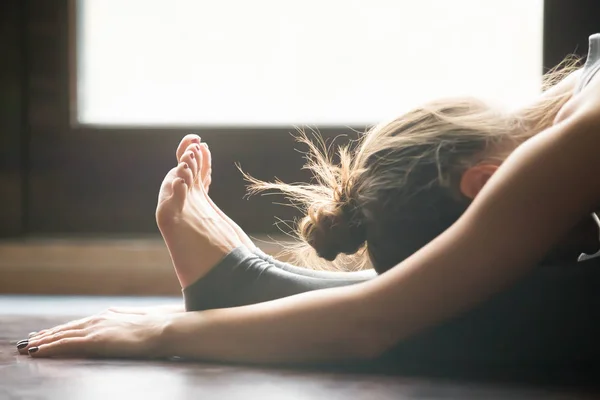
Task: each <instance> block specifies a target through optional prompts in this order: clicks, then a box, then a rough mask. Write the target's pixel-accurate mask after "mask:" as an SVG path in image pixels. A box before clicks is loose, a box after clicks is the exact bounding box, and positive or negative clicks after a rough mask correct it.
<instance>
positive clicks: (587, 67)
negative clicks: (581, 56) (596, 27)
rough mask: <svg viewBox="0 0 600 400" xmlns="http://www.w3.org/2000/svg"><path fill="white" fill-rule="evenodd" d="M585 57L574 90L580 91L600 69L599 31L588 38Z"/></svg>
mask: <svg viewBox="0 0 600 400" xmlns="http://www.w3.org/2000/svg"><path fill="white" fill-rule="evenodd" d="M589 43H590V44H589V48H588V55H587V59H586V60H585V64H584V65H583V70H582V72H581V79H580V81H579V85H578V86H577V90H576V92H580V91H581V90H582V89H583V88H584V87H585V86H586V85H587V84H588V83H590V81H591V80H592V78H593V77H594V75H596V72H598V70H600V33H595V34H593V35H591V36H590V38H589Z"/></svg>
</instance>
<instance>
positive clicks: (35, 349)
mask: <svg viewBox="0 0 600 400" xmlns="http://www.w3.org/2000/svg"><path fill="white" fill-rule="evenodd" d="M39 349H40V348H39V347H32V348H30V349H29V354H31V353H35V352H36V351H38V350H39Z"/></svg>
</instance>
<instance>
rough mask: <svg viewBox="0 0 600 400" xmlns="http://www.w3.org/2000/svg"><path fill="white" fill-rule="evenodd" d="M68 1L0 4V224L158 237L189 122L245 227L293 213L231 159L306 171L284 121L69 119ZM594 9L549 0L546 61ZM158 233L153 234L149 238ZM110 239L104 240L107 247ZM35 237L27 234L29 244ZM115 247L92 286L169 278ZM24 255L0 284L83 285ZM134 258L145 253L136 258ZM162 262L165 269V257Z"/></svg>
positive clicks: (289, 173) (270, 224)
mask: <svg viewBox="0 0 600 400" xmlns="http://www.w3.org/2000/svg"><path fill="white" fill-rule="evenodd" d="M75 7H76V4H75V0H54V1H46V0H6V1H5V2H3V3H2V6H0V9H2V11H3V12H2V16H3V17H2V18H3V19H6V20H7V21H10V24H7V25H6V27H7V28H6V29H7V32H8V33H7V35H5V36H3V38H4V39H5V42H6V43H7V44H8V52H7V54H10V55H11V62H10V63H6V64H4V65H3V66H2V78H3V79H2V81H0V83H2V85H3V89H10V93H9V91H6V93H9V96H11V97H10V100H11V101H14V102H15V104H17V107H16V108H14V110H16V111H14V112H11V113H6V117H7V118H6V124H5V125H4V127H5V129H4V130H3V132H2V134H3V135H4V136H3V138H6V139H7V140H6V144H7V146H6V147H2V148H0V155H2V161H0V187H1V188H2V189H3V191H2V195H3V197H4V198H3V199H2V202H3V205H4V207H0V236H3V237H8V238H11V241H13V242H15V243H19V244H23V243H25V244H27V243H30V242H29V239H26V240H23V237H25V238H29V237H40V236H42V237H61V238H65V240H69V241H70V243H72V245H73V246H75V247H73V251H77V249H76V247H77V244H78V243H81V240H84V239H82V238H89V239H90V240H95V238H97V237H106V236H109V237H112V238H123V237H125V238H128V237H140V236H144V235H150V236H151V237H152V238H153V239H152V240H160V239H159V238H158V230H157V228H156V224H155V220H154V209H155V204H156V194H157V191H158V187H159V184H160V182H161V180H162V177H163V176H164V174H165V173H166V172H167V171H168V170H169V169H170V168H171V167H173V166H174V165H175V158H174V151H175V148H176V146H177V143H178V141H179V140H180V138H181V137H182V136H183V135H185V134H187V133H190V132H195V133H198V134H199V135H200V136H201V137H202V138H203V140H204V141H206V142H207V143H208V144H209V146H210V148H211V151H212V153H213V154H214V160H213V178H214V179H213V184H212V188H211V196H213V198H214V200H215V202H216V203H217V204H219V206H220V207H221V208H222V209H223V211H224V212H226V213H227V214H228V215H229V216H230V217H232V219H234V220H235V221H236V222H238V223H239V224H240V225H241V226H242V228H243V229H245V230H246V231H247V232H250V233H263V234H273V233H276V232H278V228H277V227H276V226H274V222H275V218H274V215H277V216H278V217H281V218H282V219H284V220H290V219H293V218H294V217H297V216H298V213H297V212H296V211H294V210H293V209H292V208H289V207H282V206H277V205H273V201H274V200H275V199H274V198H272V197H269V196H266V197H260V196H255V197H252V198H250V199H244V194H245V188H244V182H243V180H242V177H241V174H240V173H239V171H238V170H237V169H236V166H235V165H234V163H235V162H239V163H240V164H241V166H242V167H243V168H244V170H245V171H247V172H249V173H251V174H253V175H254V176H256V177H258V178H261V179H273V178H274V177H278V178H281V179H283V180H284V181H288V182H297V181H306V180H307V179H309V175H308V172H307V171H303V170H301V166H302V164H303V159H302V155H301V154H299V153H298V152H297V151H296V150H295V148H297V146H296V143H295V141H294V138H293V137H292V135H291V134H290V133H291V132H294V129H293V127H287V128H286V127H283V128H265V129H261V128H250V129H243V128H231V129H230V128H216V129H213V128H210V129H208V128H198V127H193V126H190V127H178V128H163V127H160V128H155V127H148V128H142V127H136V128H103V127H100V126H80V125H78V124H76V123H75V121H74V118H73V116H74V112H75V111H76V99H75V97H74V95H75V94H76V90H75V89H76V88H75V86H74V85H75V84H76V76H75V75H74V74H75V72H76V69H75V68H74V66H75V61H76V53H75V47H76V46H75V39H76V37H75V32H74V30H73V27H74V26H75V25H74V21H75V20H74V18H75V15H76V14H75V13H76V9H75ZM4 11H6V12H4ZM599 13H600V3H598V2H596V1H595V0H576V1H575V0H574V1H571V2H563V1H561V0H546V1H545V6H544V34H543V37H544V49H543V65H544V67H551V66H553V65H555V64H556V63H558V62H559V61H560V60H562V59H563V58H564V56H566V55H567V54H570V53H573V52H576V51H579V52H582V51H585V50H586V49H587V37H588V35H589V34H591V33H595V29H597V21H596V18H595V16H596V15H598V14H599ZM3 26H4V25H3ZM580 55H584V54H580ZM15 82H16V84H15ZM9 83H10V84H11V85H12V86H11V85H9ZM363 129H364V127H350V128H347V127H329V128H323V129H320V133H321V134H322V135H323V136H324V137H325V138H326V139H328V140H331V139H333V138H334V137H338V136H340V135H347V136H345V137H344V136H343V137H342V138H341V139H339V143H343V142H345V141H346V140H348V139H349V138H353V137H356V133H354V132H353V130H357V131H361V130H363ZM7 160H8V161H7ZM85 240H87V239H85ZM115 240H116V239H115ZM3 243H6V241H3ZM161 245H162V244H161V242H160V241H159V242H158V244H157V246H161ZM117 246H118V245H117ZM111 248H113V247H111V246H107V247H106V251H107V252H110V251H112V250H111ZM35 249H36V247H35V246H34V245H32V247H31V251H32V252H35ZM2 254H3V256H4V254H5V253H2ZM65 254H66V253H65ZM93 254H94V253H93V252H92V253H88V254H87V255H85V254H84V255H83V256H82V257H83V259H85V257H93ZM115 257H117V258H115V259H114V260H113V262H114V264H115V265H121V266H122V270H121V272H120V273H116V272H114V271H116V270H117V269H113V270H112V271H113V272H114V273H113V272H111V273H104V274H103V273H102V272H101V268H102V264H101V263H91V264H92V265H96V267H97V268H99V270H98V271H97V272H98V273H97V274H96V275H95V276H96V277H97V278H98V281H96V282H95V283H96V284H97V287H99V288H103V289H98V290H97V291H96V292H95V293H96V294H102V293H104V294H159V293H166V292H167V291H170V290H172V288H171V289H169V287H170V286H169V285H171V284H172V283H170V282H166V283H165V285H167V286H165V287H163V288H161V287H160V284H159V286H158V287H157V286H154V287H145V288H138V289H139V290H138V289H132V287H131V286H128V285H123V284H122V283H120V284H117V283H116V282H122V280H124V279H131V276H130V275H129V272H127V271H128V270H127V268H128V266H129V265H128V263H129V264H131V262H137V261H135V259H134V261H131V259H128V258H123V259H118V257H119V256H117V255H116V256H115ZM140 257H144V256H143V255H140ZM31 260H32V261H31V263H32V264H31V266H32V268H23V269H22V270H19V271H16V270H15V268H14V267H11V265H17V264H11V260H10V259H9V258H3V260H2V261H3V263H0V282H2V283H3V284H2V285H0V292H3V293H12V292H18V293H22V292H27V293H31V292H40V291H42V289H40V288H42V287H46V288H54V289H48V290H49V292H46V293H50V292H51V293H62V294H66V293H81V292H82V290H85V289H82V287H80V286H78V285H80V284H79V283H78V282H77V279H75V280H73V279H71V280H70V283H69V284H65V283H64V281H65V274H64V273H65V271H64V270H62V269H57V270H53V269H52V266H49V265H47V266H44V267H43V268H47V269H45V270H44V271H43V272H44V273H41V272H42V271H41V269H40V268H42V264H44V263H42V261H36V260H38V259H35V258H32V259H31ZM55 261H56V260H55ZM59 261H60V260H58V261H56V262H59ZM138 261H139V262H141V263H143V262H144V260H143V258H140V259H139V260H138ZM19 265H21V264H19ZM44 265H45V264H44ZM82 268H85V266H82ZM166 268H168V269H167V270H169V271H170V266H166ZM143 270H144V269H141V270H136V271H143ZM145 271H146V272H144V273H145V274H148V275H147V276H142V277H141V278H143V279H146V281H147V282H161V281H162V280H161V279H154V278H152V277H156V276H159V275H156V274H162V273H163V272H157V271H158V269H153V268H148V269H146V270H145ZM161 271H163V270H161ZM79 272H81V271H79ZM139 273H142V272H139ZM73 276H76V275H73ZM160 276H162V275H160ZM17 279H18V280H19V281H20V282H29V283H30V284H29V285H20V286H18V287H17V286H14V285H13V284H12V283H11V282H15V280H17ZM134 279H140V276H136V277H135V278H134ZM36 282H37V283H36ZM44 285H45V286H44ZM115 285H116V286H115ZM169 293H170V292H169Z"/></svg>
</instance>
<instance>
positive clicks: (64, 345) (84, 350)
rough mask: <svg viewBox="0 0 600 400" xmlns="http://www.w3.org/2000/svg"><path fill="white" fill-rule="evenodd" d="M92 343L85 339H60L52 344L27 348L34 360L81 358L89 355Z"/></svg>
mask: <svg viewBox="0 0 600 400" xmlns="http://www.w3.org/2000/svg"><path fill="white" fill-rule="evenodd" d="M91 348H92V343H91V341H90V340H88V339H87V338H85V337H74V338H65V339H60V340H57V341H55V342H52V343H47V344H42V345H40V346H36V347H30V348H29V355H30V356H31V357H34V358H44V357H83V356H85V355H88V354H91Z"/></svg>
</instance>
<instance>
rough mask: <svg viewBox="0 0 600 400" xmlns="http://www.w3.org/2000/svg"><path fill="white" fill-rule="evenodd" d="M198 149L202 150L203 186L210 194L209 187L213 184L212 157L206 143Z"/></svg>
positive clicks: (201, 174)
mask: <svg viewBox="0 0 600 400" xmlns="http://www.w3.org/2000/svg"><path fill="white" fill-rule="evenodd" d="M198 148H199V149H200V153H201V154H202V166H201V172H200V176H201V178H202V185H203V186H204V189H205V190H206V191H207V192H208V187H209V186H210V183H211V180H212V179H211V175H212V157H211V154H210V150H209V149H208V145H207V144H206V143H201V144H200V145H199V146H198Z"/></svg>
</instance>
